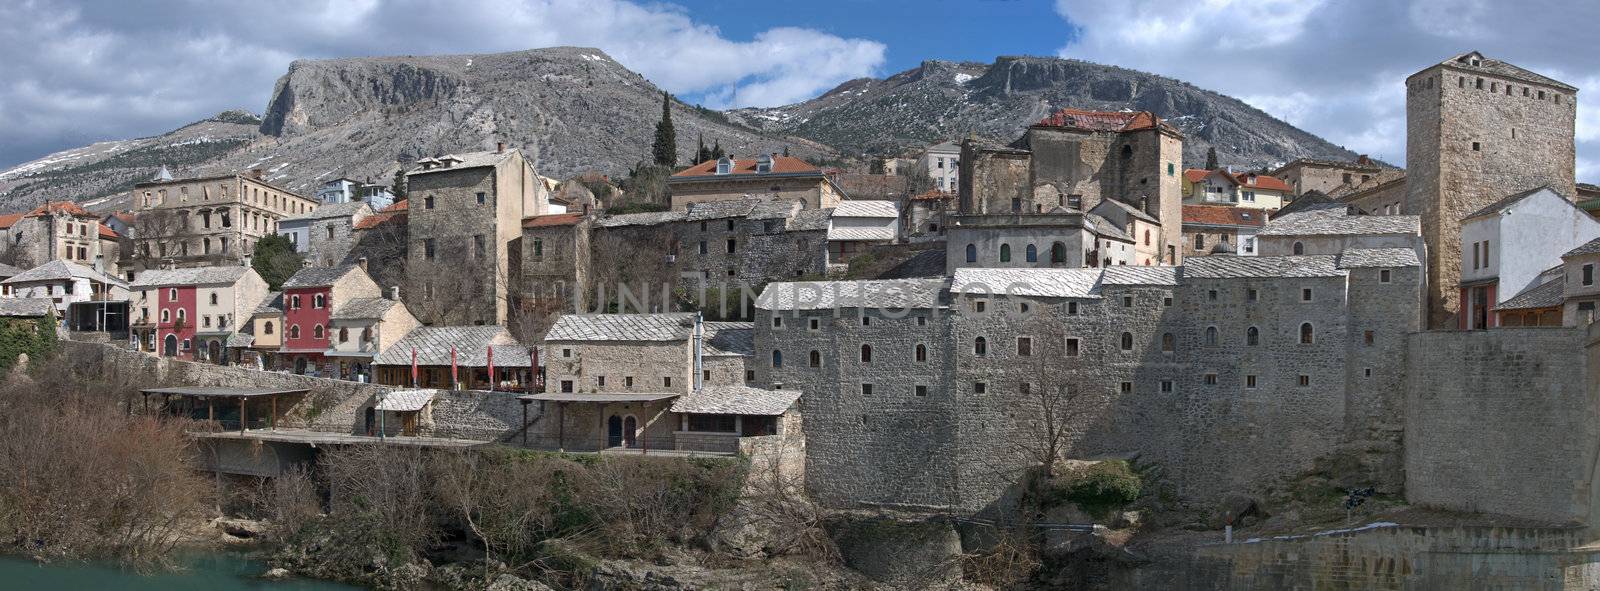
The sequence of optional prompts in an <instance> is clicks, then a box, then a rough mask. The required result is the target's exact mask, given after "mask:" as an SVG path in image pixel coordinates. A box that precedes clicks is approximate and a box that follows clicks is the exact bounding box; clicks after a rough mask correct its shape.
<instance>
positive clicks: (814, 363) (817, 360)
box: [809, 349, 822, 367]
mask: <svg viewBox="0 0 1600 591" xmlns="http://www.w3.org/2000/svg"><path fill="white" fill-rule="evenodd" d="M809 361H810V364H811V367H822V352H821V351H817V350H815V349H813V350H812V351H811V354H810V360H809Z"/></svg>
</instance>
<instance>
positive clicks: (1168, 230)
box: [957, 109, 1183, 264]
mask: <svg viewBox="0 0 1600 591" xmlns="http://www.w3.org/2000/svg"><path fill="white" fill-rule="evenodd" d="M1182 160H1183V135H1182V134H1181V133H1179V132H1178V130H1177V128H1175V127H1173V126H1172V125H1170V124H1167V123H1166V122H1164V121H1161V119H1160V118H1159V117H1156V116H1155V115H1154V114H1152V113H1149V112H1143V111H1140V112H1105V111H1085V110H1080V109H1062V110H1060V111H1057V112H1056V113H1053V114H1051V115H1050V116H1049V117H1046V118H1044V119H1043V120H1041V121H1039V122H1038V123H1036V124H1034V125H1032V126H1029V127H1028V130H1027V131H1026V132H1025V133H1024V134H1023V136H1022V138H1020V139H1018V140H1017V141H1016V142H1014V143H1013V144H1012V146H1009V147H1005V148H999V147H992V146H983V145H980V144H979V143H977V142H975V141H972V140H968V141H966V142H964V143H963V147H962V154H961V178H960V183H961V186H960V191H959V193H958V194H957V202H958V208H959V210H960V211H961V213H963V214H984V213H1007V212H1013V213H1043V212H1045V211H1047V210H1049V209H1052V208H1055V207H1062V208H1066V209H1076V210H1080V211H1089V210H1092V209H1094V207H1095V206H1096V205H1099V204H1100V203H1101V202H1102V201H1105V200H1112V199H1114V200H1118V201H1121V202H1122V203H1125V204H1128V205H1131V206H1135V207H1139V208H1140V209H1141V210H1143V211H1144V212H1145V213H1146V214H1149V215H1150V216H1151V217H1153V218H1155V219H1156V220H1158V221H1159V222H1160V223H1162V225H1163V226H1162V230H1161V232H1160V233H1159V235H1158V236H1157V239H1156V240H1155V243H1156V245H1155V246H1156V248H1155V250H1156V251H1157V252H1160V253H1161V254H1160V255H1159V258H1158V260H1156V261H1154V263H1155V264H1176V263H1177V262H1178V260H1179V254H1178V246H1179V242H1180V241H1181V239H1182V231H1181V225H1182V217H1183V216H1182V211H1181V207H1182V199H1183V196H1182V190H1183V180H1182V177H1181V176H1180V175H1179V170H1178V169H1179V167H1180V166H1181V164H1182Z"/></svg>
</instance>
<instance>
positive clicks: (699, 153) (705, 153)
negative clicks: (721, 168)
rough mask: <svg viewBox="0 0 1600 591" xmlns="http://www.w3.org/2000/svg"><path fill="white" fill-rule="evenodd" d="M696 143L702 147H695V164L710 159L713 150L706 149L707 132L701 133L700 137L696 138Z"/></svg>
mask: <svg viewBox="0 0 1600 591" xmlns="http://www.w3.org/2000/svg"><path fill="white" fill-rule="evenodd" d="M695 143H696V144H699V146H700V147H698V148H695V150H694V162H693V164H699V163H701V162H705V161H707V160H710V159H711V150H707V149H706V134H703V133H702V134H700V139H698V140H696V142H695Z"/></svg>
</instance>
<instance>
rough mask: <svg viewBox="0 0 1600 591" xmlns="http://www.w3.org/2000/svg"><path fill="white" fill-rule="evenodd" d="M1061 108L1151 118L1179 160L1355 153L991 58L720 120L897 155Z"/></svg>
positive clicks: (1120, 79)
mask: <svg viewBox="0 0 1600 591" xmlns="http://www.w3.org/2000/svg"><path fill="white" fill-rule="evenodd" d="M1062 107H1076V108H1080V109H1098V110H1112V111H1115V110H1124V109H1132V110H1139V111H1150V112H1153V113H1155V114H1156V115H1158V116H1160V117H1162V118H1165V119H1167V120H1168V122H1170V123H1172V124H1173V125H1175V126H1177V127H1178V128H1179V129H1181V130H1182V131H1183V134H1184V146H1183V147H1184V150H1183V151H1184V161H1185V163H1186V164H1187V165H1190V166H1203V165H1204V164H1205V155H1206V150H1207V149H1208V148H1211V147H1215V148H1216V149H1217V156H1218V161H1219V163H1221V164H1232V165H1235V166H1245V167H1257V166H1268V165H1272V164H1276V163H1281V162H1287V161H1289V160H1293V159H1295V158H1300V157H1316V158H1337V159H1350V158H1354V157H1355V154H1354V153H1352V152H1350V151H1349V150H1346V149H1344V148H1342V147H1340V146H1336V145H1333V144H1331V143H1328V142H1327V141H1326V140H1323V139H1322V138H1319V137H1317V136H1315V135H1312V134H1310V133H1308V132H1306V131H1304V130H1301V129H1299V128H1296V127H1294V126H1292V125H1289V124H1288V123H1285V122H1283V121H1280V120H1278V119H1275V118H1273V117H1272V116H1271V115H1268V114H1266V113H1264V112H1262V111H1261V110H1260V109H1257V108H1255V107H1252V106H1250V105H1247V104H1245V103H1244V102H1242V101H1239V100H1237V99H1233V98H1230V97H1227V96H1224V95H1221V94H1218V93H1215V92H1211V91H1209V90H1204V89H1201V88H1197V87H1195V86H1192V85H1190V84H1188V83H1186V82H1182V81H1178V80H1173V79H1171V78H1165V77H1162V76H1157V75H1154V74H1148V73H1144V72H1139V71H1135V70H1128V69H1124V68H1118V67H1115V66H1105V65H1100V64H1095V63H1090V62H1084V61H1078V60H1068V59H1060V58H1045V57H1000V58H997V59H996V60H995V61H994V63H992V64H982V63H973V62H964V63H956V62H945V61H927V62H923V63H922V65H920V66H918V67H916V68H913V69H911V70H907V71H904V72H901V73H899V74H895V75H893V76H890V77H888V78H885V79H882V80H879V79H875V78H861V79H857V80H851V81H849V82H846V83H844V84H841V85H839V86H838V87H837V88H834V89H833V90H830V91H828V92H827V93H825V94H823V95H822V96H819V97H817V98H815V99H812V100H809V101H805V102H803V103H798V104H794V105H788V106H784V107H776V108H770V109H739V110H735V111H732V112H730V113H729V118H730V119H733V120H735V121H739V122H742V123H745V124H747V125H750V126H752V127H756V128H759V129H764V130H768V131H772V132H777V133H787V134H793V135H798V136H802V137H807V138H810V139H813V140H816V141H818V142H821V143H824V144H827V145H829V146H832V147H834V148H836V149H838V150H839V151H840V152H841V153H844V154H852V155H853V154H866V153H872V154H882V155H897V154H902V153H907V152H908V151H910V150H914V149H915V148H917V147H920V146H926V145H928V144H929V143H932V142H937V141H941V140H945V139H954V138H960V137H964V136H966V135H967V134H968V133H976V134H978V135H979V136H982V137H986V138H989V139H994V140H1000V141H1003V142H1010V141H1011V140H1014V139H1016V138H1017V137H1018V136H1020V135H1021V134H1022V131H1023V130H1024V129H1025V128H1026V127H1027V126H1028V125H1030V124H1032V123H1034V122H1037V121H1038V120H1040V119H1043V118H1044V117H1045V115H1048V114H1049V113H1051V112H1053V111H1055V110H1056V109H1059V108H1062Z"/></svg>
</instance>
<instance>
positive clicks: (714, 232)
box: [590, 199, 833, 297]
mask: <svg viewBox="0 0 1600 591" xmlns="http://www.w3.org/2000/svg"><path fill="white" fill-rule="evenodd" d="M832 213H833V210H832V209H806V208H805V207H804V204H803V203H802V202H799V201H761V200H748V199H742V200H730V201H714V202H703V203H695V204H692V205H689V206H686V207H685V208H684V209H682V210H674V211H664V212H655V213H638V214H623V215H614V216H607V217H602V218H600V219H598V220H596V221H595V224H594V225H595V228H594V230H593V235H592V237H591V238H590V249H591V258H592V260H595V261H606V265H605V266H604V267H596V268H594V269H593V272H592V273H591V278H592V280H593V281H595V282H598V284H600V285H605V286H606V289H608V290H610V291H608V293H613V294H614V293H616V291H615V290H616V289H617V287H618V286H619V285H623V284H629V285H635V286H637V285H639V284H641V283H643V284H646V285H649V286H650V287H651V288H652V289H660V286H661V284H662V282H663V281H665V282H669V283H672V284H677V283H679V282H680V281H681V282H684V284H685V285H686V286H690V287H698V286H701V285H705V286H711V287H718V286H723V287H726V288H729V289H738V288H739V286H754V285H758V284H761V283H765V282H767V281H771V280H774V279H781V278H793V277H803V276H808V275H821V274H823V273H824V272H826V271H827V268H828V264H829V262H830V260H829V258H828V229H829V227H830V226H829V220H830V218H831V215H832ZM752 297H753V296H752Z"/></svg>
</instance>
